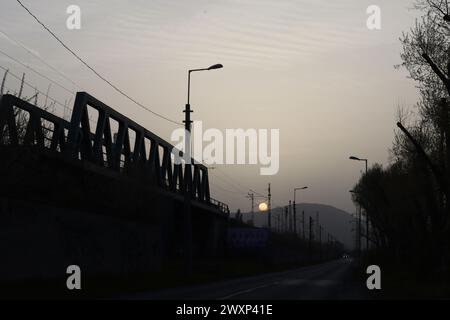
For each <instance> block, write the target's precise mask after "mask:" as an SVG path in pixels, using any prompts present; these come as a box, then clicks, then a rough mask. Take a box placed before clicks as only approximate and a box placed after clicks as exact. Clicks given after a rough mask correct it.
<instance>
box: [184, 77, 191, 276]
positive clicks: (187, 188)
mask: <svg viewBox="0 0 450 320" xmlns="http://www.w3.org/2000/svg"><path fill="white" fill-rule="evenodd" d="M189 76H190V73H189ZM188 83H190V82H188ZM183 112H184V113H185V120H184V121H183V122H184V130H185V139H184V140H185V145H184V152H185V157H184V158H185V163H184V190H183V191H184V228H185V230H184V231H185V243H184V245H185V252H184V255H185V259H186V270H185V272H186V275H188V276H190V275H191V274H192V216H191V215H192V213H191V183H192V170H191V123H192V121H191V112H192V110H191V105H190V104H189V95H188V103H187V104H186V109H185V110H184V111H183Z"/></svg>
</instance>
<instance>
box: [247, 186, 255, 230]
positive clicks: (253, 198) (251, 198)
mask: <svg viewBox="0 0 450 320" xmlns="http://www.w3.org/2000/svg"><path fill="white" fill-rule="evenodd" d="M247 198H249V199H250V201H251V202H252V208H251V210H250V212H251V214H252V225H254V221H255V212H254V208H255V194H254V193H253V192H249V193H248V195H247Z"/></svg>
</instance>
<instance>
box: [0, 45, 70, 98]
mask: <svg viewBox="0 0 450 320" xmlns="http://www.w3.org/2000/svg"><path fill="white" fill-rule="evenodd" d="M0 54H2V55H4V56H5V57H7V58H9V59H11V60H12V61H14V62H16V63H18V64H20V65H21V66H22V67H24V68H27V69H29V70H31V71H32V72H34V73H36V74H38V75H39V76H41V77H42V78H44V79H46V80H48V81H50V82H51V83H53V84H55V85H57V86H58V87H60V88H61V89H64V90H65V91H67V92H69V93H70V94H73V95H75V92H73V91H72V90H70V89H68V88H66V87H65V86H63V85H62V84H59V83H58V82H56V81H55V80H52V79H50V78H49V77H47V76H46V75H44V74H42V73H41V72H39V71H37V70H36V69H34V68H32V67H30V66H29V65H27V64H25V63H23V62H21V61H20V60H18V59H16V58H14V57H12V56H10V55H9V54H7V53H6V52H4V51H2V50H0Z"/></svg>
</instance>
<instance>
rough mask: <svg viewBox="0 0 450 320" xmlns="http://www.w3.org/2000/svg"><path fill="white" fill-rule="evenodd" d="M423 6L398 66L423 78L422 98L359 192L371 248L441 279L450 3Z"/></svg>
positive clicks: (449, 148) (447, 175)
mask: <svg viewBox="0 0 450 320" xmlns="http://www.w3.org/2000/svg"><path fill="white" fill-rule="evenodd" d="M416 9H419V10H422V12H423V16H422V17H421V19H419V20H417V21H416V23H415V25H414V26H413V27H412V28H411V29H410V31H409V32H406V33H404V34H403V35H402V37H401V38H400V41H401V43H402V45H403V52H402V54H401V59H402V61H403V63H402V64H401V65H400V66H399V67H404V68H406V69H407V70H408V72H409V74H410V76H411V78H412V79H414V80H415V81H416V83H417V86H418V88H419V92H420V101H419V102H418V103H417V105H416V108H415V109H414V110H413V111H410V112H405V110H400V111H399V115H398V127H399V128H400V130H398V131H397V132H396V135H395V139H394V142H393V146H392V149H391V150H390V152H391V156H392V159H391V163H390V165H389V166H388V167H386V168H383V167H382V166H380V165H375V166H373V167H372V168H370V170H369V171H368V172H367V174H365V175H364V176H362V178H361V179H360V181H359V182H358V184H357V185H356V186H355V191H356V192H355V193H354V194H353V200H354V202H355V203H357V204H359V205H361V207H362V208H363V210H364V212H365V215H366V216H367V217H368V219H369V221H370V224H371V234H370V241H371V243H372V248H374V249H377V251H378V252H381V253H383V256H384V257H385V258H387V259H388V260H389V261H390V262H391V263H393V264H395V265H397V266H405V267H406V268H408V269H409V270H414V271H416V272H418V274H420V275H430V274H432V275H433V276H435V277H437V278H438V279H441V280H442V279H444V278H447V279H448V275H449V265H450V263H449V262H450V250H449V249H450V248H449V247H450V230H449V228H450V184H449V181H450V123H449V114H448V113H449V111H448V109H449V102H450V100H449V98H450V18H449V11H450V7H449V4H448V2H447V1H439V0H437V1H436V0H435V1H432V0H419V1H417V2H416Z"/></svg>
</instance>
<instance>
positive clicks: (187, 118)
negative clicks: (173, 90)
mask: <svg viewBox="0 0 450 320" xmlns="http://www.w3.org/2000/svg"><path fill="white" fill-rule="evenodd" d="M220 68H223V66H222V65H221V64H215V65H212V66H210V67H209V68H203V69H191V70H189V71H188V92H187V103H186V108H185V109H184V111H183V112H184V113H185V115H184V121H183V122H184V129H185V137H184V153H185V154H184V159H185V164H184V219H185V221H184V227H185V238H186V239H185V241H184V242H185V252H184V253H185V259H186V270H185V271H186V274H187V275H191V274H192V217H191V192H192V169H191V165H192V157H191V124H192V121H191V113H192V112H193V111H192V110H191V105H190V92H191V73H192V72H196V71H208V70H214V69H220Z"/></svg>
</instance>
